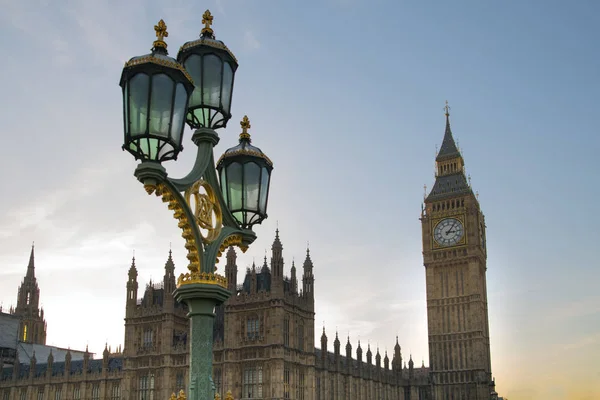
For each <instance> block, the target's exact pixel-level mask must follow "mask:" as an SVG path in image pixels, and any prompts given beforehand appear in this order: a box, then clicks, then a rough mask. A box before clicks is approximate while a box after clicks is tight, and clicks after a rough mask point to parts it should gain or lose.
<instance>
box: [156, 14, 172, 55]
mask: <svg viewBox="0 0 600 400" xmlns="http://www.w3.org/2000/svg"><path fill="white" fill-rule="evenodd" d="M154 31H155V32H156V40H155V41H154V43H152V46H153V48H152V50H153V51H157V52H158V51H159V49H164V51H165V53H166V50H167V43H166V42H165V41H164V40H163V39H164V38H166V37H169V32H167V24H165V21H164V20H162V19H161V20H160V21H158V24H156V25H154Z"/></svg>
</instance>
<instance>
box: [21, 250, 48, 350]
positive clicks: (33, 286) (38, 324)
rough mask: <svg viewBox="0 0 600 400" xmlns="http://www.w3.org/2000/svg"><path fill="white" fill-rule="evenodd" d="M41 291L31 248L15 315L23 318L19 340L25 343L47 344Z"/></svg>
mask: <svg viewBox="0 0 600 400" xmlns="http://www.w3.org/2000/svg"><path fill="white" fill-rule="evenodd" d="M39 306H40V289H39V287H38V284H37V279H36V278H35V255H34V246H33V245H32V246H31V254H30V255H29V263H28V264H27V273H26V274H25V278H23V281H22V282H21V286H19V291H18V294H17V307H16V308H15V309H14V312H13V314H14V315H15V316H18V317H20V318H21V322H20V328H19V329H20V330H19V340H20V341H22V342H25V343H34V344H46V321H44V317H43V315H42V314H40V307H39Z"/></svg>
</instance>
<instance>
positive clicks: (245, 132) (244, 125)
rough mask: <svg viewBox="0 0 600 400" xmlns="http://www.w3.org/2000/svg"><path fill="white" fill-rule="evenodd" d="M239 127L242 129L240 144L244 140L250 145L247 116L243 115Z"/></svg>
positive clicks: (249, 126)
mask: <svg viewBox="0 0 600 400" xmlns="http://www.w3.org/2000/svg"><path fill="white" fill-rule="evenodd" d="M240 126H241V127H242V133H240V142H241V141H242V140H246V141H248V143H250V142H251V140H250V134H249V133H248V129H250V128H251V125H250V120H249V119H248V116H247V115H244V118H242V120H241V121H240Z"/></svg>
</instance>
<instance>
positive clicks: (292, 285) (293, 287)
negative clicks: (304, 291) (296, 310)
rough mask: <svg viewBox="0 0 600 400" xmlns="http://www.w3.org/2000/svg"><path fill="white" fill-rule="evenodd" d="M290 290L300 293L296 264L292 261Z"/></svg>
mask: <svg viewBox="0 0 600 400" xmlns="http://www.w3.org/2000/svg"><path fill="white" fill-rule="evenodd" d="M290 292H292V293H294V294H296V293H298V278H297V277H296V264H295V262H294V261H292V271H291V277H290Z"/></svg>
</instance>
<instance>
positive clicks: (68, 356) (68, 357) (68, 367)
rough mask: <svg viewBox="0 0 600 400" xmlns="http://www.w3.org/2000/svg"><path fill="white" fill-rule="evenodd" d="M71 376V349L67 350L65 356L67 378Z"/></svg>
mask: <svg viewBox="0 0 600 400" xmlns="http://www.w3.org/2000/svg"><path fill="white" fill-rule="evenodd" d="M69 375H71V349H70V348H69V349H67V354H66V355H65V376H69Z"/></svg>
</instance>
